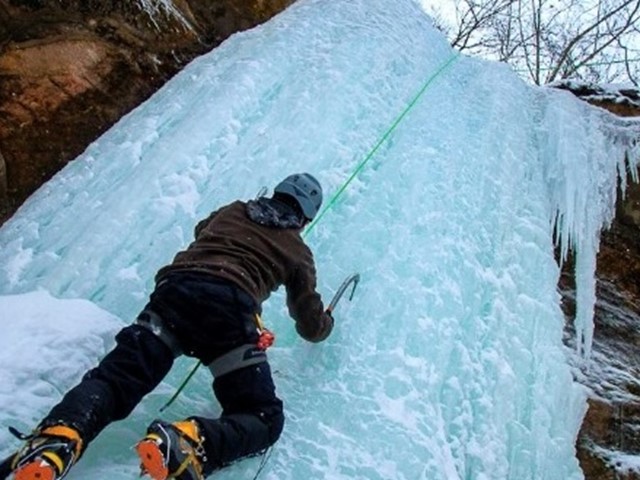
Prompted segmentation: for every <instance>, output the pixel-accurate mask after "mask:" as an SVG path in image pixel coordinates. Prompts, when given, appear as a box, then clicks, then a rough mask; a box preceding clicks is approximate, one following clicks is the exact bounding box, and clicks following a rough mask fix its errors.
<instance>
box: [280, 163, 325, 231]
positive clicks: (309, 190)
mask: <svg viewBox="0 0 640 480" xmlns="http://www.w3.org/2000/svg"><path fill="white" fill-rule="evenodd" d="M273 191H274V192H275V193H283V194H285V195H289V196H291V197H293V198H295V199H296V201H297V202H298V205H300V208H301V209H302V213H303V214H304V216H305V217H306V218H307V219H309V220H313V217H315V216H316V214H317V213H318V210H320V205H322V186H320V182H318V180H316V179H315V178H314V177H313V176H312V175H310V174H308V173H296V174H293V175H289V176H288V177H287V178H285V179H284V180H283V181H281V182H280V183H279V184H278V185H276V188H274V190H273Z"/></svg>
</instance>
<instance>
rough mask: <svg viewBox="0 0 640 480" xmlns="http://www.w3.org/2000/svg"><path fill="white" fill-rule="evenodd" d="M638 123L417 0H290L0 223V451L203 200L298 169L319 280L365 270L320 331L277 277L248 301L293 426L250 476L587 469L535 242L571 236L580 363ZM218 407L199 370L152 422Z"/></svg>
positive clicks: (500, 474) (561, 475)
mask: <svg viewBox="0 0 640 480" xmlns="http://www.w3.org/2000/svg"><path fill="white" fill-rule="evenodd" d="M448 62H451V63H449V64H448V66H446V67H445V68H444V69H443V70H440V69H441V68H442V67H443V65H446V64H447V63H448ZM425 85H427V88H426V89H425V90H424V93H423V94H422V96H421V97H420V98H419V99H417V101H416V102H415V104H413V106H412V107H411V108H410V109H409V111H406V109H407V107H408V106H409V104H410V102H411V101H412V100H413V99H414V98H415V96H416V94H417V92H419V91H420V89H421V88H423V86H425ZM403 112H405V113H406V114H405V115H404V117H402V120H401V121H400V122H399V123H398V124H397V126H396V127H395V129H393V131H391V132H389V129H390V128H391V126H392V125H393V124H394V122H395V121H396V120H397V119H398V118H399V117H400V116H401V115H402V114H403ZM634 129H635V130H634ZM634 131H635V132H636V133H634ZM387 133H388V137H387V138H386V139H385V141H384V142H382V143H381V144H380V147H379V148H378V149H377V150H376V151H375V153H374V154H373V155H371V156H370V157H368V156H369V154H370V153H371V152H372V149H373V148H374V146H375V145H376V144H377V143H378V142H379V141H380V139H381V138H383V136H384V135H385V134H387ZM633 135H637V128H636V126H635V124H633V121H632V120H629V121H627V123H625V122H622V121H617V122H613V117H612V116H611V115H609V114H607V113H606V112H604V111H601V110H598V109H595V108H593V107H589V106H588V105H586V104H585V103H583V102H581V101H579V100H577V99H575V98H574V97H573V96H572V95H571V94H569V93H566V92H558V91H554V90H549V89H541V88H534V87H531V86H528V85H526V84H525V83H524V82H523V81H521V80H520V79H518V77H517V76H516V75H515V74H514V73H512V72H511V71H510V70H509V69H508V68H507V67H506V66H504V65H500V64H496V63H491V62H484V61H480V60H477V59H472V58H467V57H464V56H456V53H455V52H453V51H452V50H451V49H450V48H449V46H448V44H447V42H446V40H445V38H444V37H442V36H441V34H439V33H438V32H437V31H435V30H434V29H433V28H432V27H431V22H430V20H429V18H428V17H427V16H425V14H424V13H423V12H422V10H421V8H420V6H419V5H418V4H417V3H414V2H413V1H411V0H332V1H331V2H326V1H321V0H300V1H299V2H296V3H295V4H294V5H293V6H292V7H290V8H289V9H287V11H285V12H284V13H282V14H281V15H279V16H277V17H276V18H274V19H273V20H271V21H270V22H268V23H266V24H265V25H262V26H260V27H258V28H255V29H253V30H251V31H248V32H244V33H240V34H236V35H234V36H233V37H231V38H230V39H229V40H227V41H226V42H225V43H224V44H222V45H221V46H220V47H219V48H218V49H216V50H215V51H213V52H211V53H210V54H208V55H205V56H203V57H201V58H199V59H197V60H196V61H194V62H193V63H192V64H190V65H189V66H188V67H187V68H186V69H185V70H184V71H183V72H182V73H181V74H179V75H177V76H176V77H175V78H174V79H172V80H171V81H170V82H169V83H168V84H167V85H166V86H165V87H164V88H163V89H162V90H161V91H159V92H158V93H157V94H156V95H154V96H153V97H152V98H151V99H149V100H148V101H147V102H146V103H145V104H143V105H142V106H140V107H139V108H137V109H136V110H135V111H133V112H132V113H130V114H129V115H127V116H126V117H125V118H123V119H122V120H121V121H120V122H119V123H118V124H117V125H115V126H114V127H113V128H112V129H111V130H109V131H108V132H107V133H106V134H105V135H103V136H102V137H101V138H100V139H99V140H97V141H96V142H95V143H94V144H92V145H91V146H90V147H89V148H88V149H87V151H86V152H85V153H84V154H82V155H81V156H80V157H78V159H76V160H75V161H74V162H72V163H71V164H69V165H68V166H67V167H66V168H65V169H64V170H63V171H62V172H60V173H59V174H58V175H57V176H56V177H55V178H54V179H52V180H51V181H50V182H49V183H47V184H46V185H45V186H44V187H42V188H41V189H40V190H39V191H38V192H37V193H36V194H35V195H33V196H32V198H31V199H30V200H29V201H28V202H27V203H26V204H25V205H24V206H23V207H22V208H21V209H20V210H19V212H18V213H17V214H16V215H15V217H14V218H13V219H11V220H10V221H9V222H7V223H6V224H5V225H4V226H3V227H2V228H1V229H0V245H2V248H1V249H0V295H3V297H0V298H2V304H1V305H0V315H2V325H3V326H5V330H6V331H7V332H8V333H7V334H3V338H2V342H7V345H13V344H16V345H17V344H18V342H21V343H22V344H24V345H25V347H24V348H20V349H18V352H17V353H15V349H12V348H3V349H0V379H2V382H3V384H4V385H9V386H10V387H9V388H10V391H11V392H12V398H11V401H10V402H9V401H8V400H2V401H3V402H9V403H8V404H9V405H12V408H11V409H5V408H2V409H1V410H0V426H1V427H2V430H0V454H2V455H7V454H9V453H10V452H11V451H12V450H13V449H14V448H16V446H17V445H18V444H19V442H18V441H17V440H15V439H13V438H12V437H11V436H10V435H9V434H8V432H7V431H6V428H5V427H6V426H8V425H16V426H19V427H21V428H23V429H26V430H28V429H29V428H31V427H33V426H34V423H35V422H36V421H37V419H38V418H40V416H42V415H44V414H45V413H46V412H47V411H48V409H49V408H50V407H51V406H53V404H54V403H55V402H56V401H57V400H58V399H59V398H60V395H61V393H62V392H63V391H64V390H65V389H66V388H68V387H71V386H72V385H73V384H74V383H75V382H77V381H78V380H79V378H80V376H81V375H82V372H83V371H84V370H85V369H86V368H87V366H88V365H92V364H94V363H95V362H96V360H97V358H98V357H100V356H101V355H103V354H104V353H105V351H106V350H105V347H107V346H108V342H107V338H109V337H108V335H111V333H113V332H114V331H115V330H117V329H118V328H120V327H121V326H124V325H126V324H127V323H129V322H131V321H132V320H133V319H134V318H135V316H136V315H137V313H138V312H139V310H140V309H141V308H142V307H143V306H144V303H145V301H146V298H147V295H148V294H149V293H150V292H151V290H152V288H153V276H154V274H155V272H156V270H157V269H158V268H160V267H161V266H162V265H164V264H165V263H166V262H168V261H170V260H171V258H172V257H173V255H174V253H175V252H176V251H177V250H178V249H181V248H184V247H185V246H186V245H187V244H188V243H189V242H190V241H191V235H192V233H191V232H192V229H193V227H194V225H195V224H196V222H197V221H198V220H199V219H200V218H202V217H203V216H205V215H207V214H208V213H209V212H210V211H211V210H212V209H215V208H217V207H219V206H221V205H222V204H224V203H226V202H229V201H231V200H234V199H237V198H241V199H248V198H251V197H253V196H254V195H255V194H256V193H257V192H258V191H259V190H260V189H261V187H263V186H265V185H266V186H268V187H273V186H274V185H275V183H276V182H277V181H279V180H280V179H282V178H283V177H284V176H286V175H287V174H289V173H292V172H295V171H309V172H311V173H313V174H314V175H316V176H317V177H318V178H319V179H320V180H321V182H322V184H323V186H324V188H325V192H326V202H325V205H331V206H330V208H329V210H327V211H326V214H324V215H323V217H322V218H321V219H320V221H319V222H318V223H317V224H316V225H315V226H314V228H313V229H312V230H311V231H309V232H308V234H307V235H306V239H307V241H308V243H309V244H310V246H311V248H312V249H313V250H314V253H315V258H316V261H317V266H318V273H319V289H320V292H321V293H322V294H323V296H324V298H325V299H326V301H327V302H328V301H329V300H330V298H331V295H332V294H333V292H334V291H335V289H336V288H337V287H338V286H339V284H340V282H341V281H342V280H343V279H344V278H345V277H346V276H347V275H350V274H351V273H354V272H359V273H360V274H361V276H362V280H361V282H360V285H359V286H358V290H357V291H356V294H355V297H354V298H353V301H352V302H348V301H347V300H343V301H342V302H341V303H340V305H339V306H338V308H337V310H336V318H337V327H336V329H335V332H334V333H333V335H332V336H331V337H330V338H329V339H328V341H326V342H324V343H323V344H319V345H311V344H307V343H305V342H304V341H302V340H301V339H299V338H298V337H297V336H296V334H295V330H294V329H293V324H292V322H291V320H290V319H289V318H288V317H287V315H286V308H285V307H284V296H283V293H282V292H278V293H276V294H274V295H273V297H272V299H270V300H269V301H268V302H267V304H266V305H265V311H264V319H265V321H266V323H267V324H268V326H269V327H270V328H271V329H272V330H274V331H275V332H276V334H277V340H276V345H275V346H274V347H273V348H272V349H271V350H270V361H271V364H272V367H273V370H274V372H275V373H274V377H275V381H276V384H277V388H278V393H279V395H280V396H281V397H282V398H283V400H284V401H285V408H286V415H287V423H286V425H285V430H284V433H283V435H282V438H281V439H280V440H279V442H278V443H277V444H276V446H275V447H274V448H273V450H272V452H271V454H270V456H269V457H268V458H267V461H266V464H265V467H264V470H263V471H262V472H261V473H260V477H259V478H261V479H268V480H275V479H278V480H287V479H290V480H299V479H301V478H309V479H331V480H340V479H345V480H346V479H350V480H353V479H363V480H364V479H366V480H376V479H394V480H403V479H425V480H438V479H446V480H452V479H474V480H485V479H492V480H493V479H513V480H525V479H558V480H571V479H580V478H582V473H581V471H580V469H579V466H578V462H577V460H576V458H575V451H574V442H575V438H576V436H577V433H578V429H579V427H580V424H581V421H582V417H583V414H584V411H585V408H586V401H585V398H586V393H585V390H584V388H582V387H581V386H580V385H578V384H577V383H575V382H574V381H573V379H572V375H571V368H570V366H569V364H568V361H567V359H566V357H565V354H564V351H563V345H562V328H563V322H564V318H563V315H562V312H561V310H560V307H559V294H558V292H557V289H556V286H557V280H558V276H559V267H558V265H557V264H556V262H555V260H554V241H555V240H556V239H557V240H558V242H559V243H560V244H561V250H562V251H563V252H565V253H566V251H567V249H568V248H569V246H573V247H575V248H576V249H577V251H578V267H577V278H578V282H579V284H578V301H579V314H578V317H579V319H578V329H579V331H580V332H581V338H582V343H581V352H582V354H583V356H584V357H585V358H588V356H589V351H590V348H591V347H590V342H591V336H592V325H593V324H592V321H591V313H592V311H593V298H594V293H593V287H594V282H593V268H594V261H595V254H596V251H597V248H598V239H599V231H600V229H601V228H602V226H603V225H606V224H607V222H608V221H610V219H611V215H612V212H613V202H614V200H615V193H616V190H615V187H616V180H617V176H618V171H622V170H621V169H623V168H624V167H625V165H624V163H623V162H624V154H625V152H626V151H627V150H629V154H630V155H629V157H630V158H629V161H630V162H631V163H632V165H634V166H635V165H636V164H637V161H638V156H639V155H638V150H637V146H636V147H635V148H636V149H635V150H630V149H629V148H628V146H629V145H630V142H631V139H632V138H633ZM367 158H369V159H368V160H367V162H366V163H364V164H363V160H364V159H367ZM360 167H361V169H360V170H359V171H358V172H357V175H356V176H355V177H353V181H352V182H350V183H349V184H348V185H347V187H346V188H345V189H344V190H343V191H342V190H341V188H342V187H343V186H344V185H345V182H347V181H348V179H349V178H350V177H351V176H352V174H353V173H354V172H355V171H356V170H357V169H358V168H360ZM337 192H342V193H340V195H339V196H338V197H336V198H333V197H332V196H333V195H334V194H336V193H337ZM556 221H557V222H558V223H557V229H554V226H555V225H556V223H555V222H556ZM43 291H44V292H43ZM33 292H36V293H33ZM45 292H48V293H45ZM23 294H24V295H26V296H24V297H22V296H20V295H23ZM54 297H55V299H56V300H54ZM74 299H83V300H82V302H83V303H82V304H79V303H77V302H78V300H74ZM87 302H90V303H91V304H93V307H92V308H91V309H89V308H85V307H86V305H87ZM16 303H17V304H18V305H19V306H18V307H15V304H16ZM5 304H10V305H14V306H12V307H10V308H9V307H7V308H5V307H4V305H5ZM23 304H24V308H22V306H21V305H23ZM79 305H83V306H84V307H82V308H81V307H79ZM27 306H29V307H30V308H31V309H28V308H27ZM106 312H110V313H106ZM57 319H59V321H60V322H65V323H64V324H63V323H57V321H56V320H57ZM71 319H73V320H71ZM71 324H72V325H71ZM51 325H56V329H55V330H50V329H49V328H50V327H51ZM45 326H46V327H47V328H46V329H45ZM60 332H65V333H67V332H68V337H67V336H66V335H61V334H60ZM107 334H108V335H107ZM4 335H9V336H8V337H4ZM6 338H8V340H7V339H6ZM3 345H4V343H3ZM25 348H28V350H25ZM12 351H13V352H14V353H11V352H12ZM27 352H29V353H27ZM192 365H193V362H192V361H190V360H188V359H182V360H180V361H179V362H177V364H176V366H175V367H174V369H173V370H172V372H171V373H170V375H169V376H168V377H167V379H166V381H165V382H164V383H163V384H162V385H161V386H160V387H159V388H158V389H157V390H156V391H155V392H153V393H152V394H150V395H149V396H148V397H147V398H146V399H145V400H144V401H143V402H142V403H141V405H140V406H139V407H138V408H137V409H136V410H135V411H134V413H133V414H132V415H131V416H130V417H129V418H128V419H127V420H125V421H122V422H118V423H117V424H114V425H112V426H111V427H110V428H108V429H107V430H106V431H105V432H104V434H103V435H102V436H101V437H100V438H99V439H97V440H96V442H95V443H94V444H92V445H91V447H90V448H89V450H88V451H87V453H86V455H85V456H84V457H83V459H82V461H81V462H80V463H79V464H78V465H77V467H76V468H75V469H74V471H73V472H72V473H71V474H70V475H69V477H68V478H69V479H70V480H74V479H81V478H100V479H107V478H109V479H115V480H119V479H125V478H132V477H133V476H134V475H136V474H137V465H136V462H135V455H134V454H133V452H132V451H131V449H130V447H131V446H132V445H133V444H134V443H135V441H136V440H137V439H138V438H139V436H140V435H141V434H142V433H143V432H144V431H145V428H146V425H147V424H148V423H149V422H150V421H151V420H152V419H153V418H154V417H156V416H157V415H158V408H159V407H160V406H161V405H162V404H164V402H165V401H166V400H167V399H168V397H169V396H170V395H171V394H172V393H173V391H174V390H175V388H177V386H178V385H179V384H180V383H181V381H182V380H183V379H184V377H185V376H186V375H187V373H188V370H189V369H190V368H191V366H192ZM22 385H25V387H22ZM54 386H55V387H54ZM3 388H4V386H3ZM3 405H4V404H3ZM217 413H218V407H217V406H216V403H215V402H214V401H213V400H212V394H211V390H210V377H209V375H208V372H207V371H206V370H205V369H202V370H201V371H199V372H198V373H197V374H196V375H195V377H194V379H193V380H191V382H190V383H189V385H188V386H187V388H186V390H185V391H184V392H183V394H182V395H181V396H180V397H179V400H178V401H177V402H176V404H175V405H174V406H172V407H171V409H170V410H169V411H168V412H165V418H167V419H168V420H173V419H177V418H182V417H184V416H187V415H192V414H210V415H216V414H217ZM260 462H261V459H260V458H255V459H250V460H246V461H244V462H241V463H238V464H237V465H234V466H233V467H231V468H229V469H227V470H225V471H222V472H220V473H218V474H216V478H219V479H221V480H224V479H231V478H233V479H238V478H247V479H249V478H254V476H255V474H256V472H257V471H258V468H259V466H260Z"/></svg>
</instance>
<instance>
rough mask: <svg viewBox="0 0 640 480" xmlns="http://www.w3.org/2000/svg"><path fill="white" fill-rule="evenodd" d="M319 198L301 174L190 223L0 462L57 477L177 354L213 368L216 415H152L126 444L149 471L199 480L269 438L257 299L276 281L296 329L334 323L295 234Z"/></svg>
mask: <svg viewBox="0 0 640 480" xmlns="http://www.w3.org/2000/svg"><path fill="white" fill-rule="evenodd" d="M321 204H322V188H321V186H320V183H319V182H318V181H317V180H316V179H315V178H314V177H313V176H312V175H310V174H308V173H298V174H294V175H290V176H288V177H286V178H285V179H284V180H283V181H281V182H280V183H279V184H278V185H277V186H276V187H275V189H274V193H273V195H272V196H271V197H264V196H263V197H258V198H256V199H254V200H250V201H248V202H243V201H235V202H233V203H231V204H229V205H226V206H223V207H221V208H219V209H218V210H216V211H214V212H213V213H211V214H210V215H209V217H208V218H206V219H204V220H202V221H200V222H199V223H198V224H197V225H196V227H195V240H194V241H193V242H192V243H191V244H190V245H189V246H188V248H187V249H186V250H183V251H180V252H178V253H177V254H176V256H175V258H174V259H173V261H172V262H171V263H170V264H169V265H166V266H164V267H162V268H161V269H160V270H159V271H158V273H157V275H156V277H155V282H156V283H155V288H154V290H153V292H152V293H151V295H150V297H149V300H148V303H147V305H146V306H145V307H144V308H143V309H142V311H141V313H140V314H139V316H138V317H137V319H136V321H135V322H134V323H133V324H132V325H129V326H127V327H125V328H123V329H122V330H121V331H120V332H119V333H118V334H117V335H116V337H115V338H116V346H115V347H114V349H113V350H111V351H110V352H109V353H108V354H107V355H106V356H105V357H104V358H103V359H102V360H101V361H100V362H99V364H98V366H97V367H95V368H93V369H92V370H90V371H88V372H87V373H86V374H85V375H84V376H83V378H82V379H81V381H80V383H79V384H78V385H77V386H75V387H73V388H72V389H71V390H69V391H68V392H67V393H66V394H65V395H64V397H63V398H62V400H61V401H60V403H58V404H57V405H55V406H54V407H53V408H52V409H51V411H50V412H49V414H48V415H46V416H45V417H44V419H43V420H42V421H41V422H40V423H39V424H38V426H37V427H36V428H35V429H34V431H33V432H32V433H31V434H29V435H24V434H20V433H19V432H17V431H16V430H15V429H12V432H13V433H14V434H15V435H16V436H18V437H19V438H21V439H22V440H24V444H23V446H22V447H21V448H20V449H19V450H18V451H17V452H16V453H15V454H14V455H12V456H11V457H10V458H9V459H8V460H7V462H8V465H9V469H10V474H9V475H10V477H9V478H12V479H15V480H36V479H37V480H59V479H61V478H63V477H65V476H66V475H67V473H68V472H69V470H70V469H71V467H72V466H73V465H74V464H75V463H76V462H77V461H78V460H79V459H80V457H81V456H82V454H83V453H84V452H85V450H86V449H87V447H88V445H89V444H90V443H91V441H92V440H94V439H95V438H96V437H97V436H98V434H99V433H100V432H101V431H102V430H103V429H104V428H105V427H106V426H107V425H109V424H110V423H111V422H113V421H116V420H121V419H124V418H126V417H127V416H128V415H129V414H130V413H131V411H132V410H133V409H134V408H135V406H136V405H137V404H138V403H139V402H140V401H141V400H142V398H143V397H144V396H145V395H146V394H147V393H149V392H151V391H152V390H153V389H154V388H155V387H156V386H157V385H158V384H159V383H160V382H161V381H162V379H163V378H164V377H165V376H166V375H167V373H168V372H169V370H170V369H171V366H172V365H173V362H174V360H175V359H176V358H177V357H178V356H180V355H187V356H189V357H195V358H197V359H198V360H200V361H201V362H202V363H203V364H205V365H207V366H208V367H209V369H210V371H211V373H212V374H213V377H214V380H213V391H214V394H215V396H216V398H217V400H218V402H219V403H220V405H221V407H222V414H221V416H220V417H219V418H204V417H200V416H193V417H189V418H186V419H184V420H181V421H177V422H174V423H169V422H166V421H163V420H158V419H157V420H154V421H152V422H151V424H150V425H149V427H148V429H147V432H146V435H145V436H144V437H143V438H142V439H141V440H140V441H139V442H138V443H137V445H136V447H135V448H136V451H137V454H138V455H139V457H140V464H141V469H142V473H145V474H148V475H149V476H150V477H151V478H152V479H153V480H165V479H168V478H175V479H179V480H200V479H203V478H204V477H206V476H208V475H209V474H211V473H212V472H214V471H215V470H217V469H219V468H221V467H223V466H225V465H228V464H230V463H231V462H233V461H235V460H237V459H240V458H243V457H246V456H249V455H252V454H256V453H259V452H261V451H264V450H265V449H266V448H268V447H269V446H271V445H273V444H274V443H275V442H276V440H278V438H279V437H280V434H281V432H282V429H283V425H284V414H283V405H282V401H281V400H280V399H279V398H278V397H277V395H276V389H275V386H274V382H273V379H272V375H271V370H270V367H269V363H268V361H267V356H266V353H265V349H266V347H267V346H268V345H269V344H270V342H271V341H272V336H271V335H270V332H268V331H267V330H265V329H264V327H263V325H262V322H261V319H260V312H261V308H262V307H261V304H262V303H263V302H264V301H265V300H266V299H267V298H268V297H269V295H270V294H271V292H273V291H275V290H276V289H277V288H278V287H280V286H282V285H284V286H285V288H286V302H287V306H288V310H289V314H290V315H291V317H292V318H293V320H294V321H295V328H296V330H297V332H298V334H299V335H300V336H301V337H302V338H304V339H305V340H308V341H310V342H321V341H323V340H325V339H326V338H327V337H328V336H329V335H330V333H331V331H332V329H333V325H334V321H333V317H332V315H331V311H330V309H329V310H327V309H325V307H324V304H323V302H322V299H321V296H320V294H318V292H317V291H316V269H315V264H314V258H313V255H312V252H311V250H310V249H309V247H308V246H307V245H306V244H305V242H304V241H303V238H302V236H301V233H302V230H303V228H304V227H305V226H306V225H307V224H308V223H309V222H310V221H311V220H313V218H314V217H315V216H316V214H317V213H318V210H319V208H320V206H321Z"/></svg>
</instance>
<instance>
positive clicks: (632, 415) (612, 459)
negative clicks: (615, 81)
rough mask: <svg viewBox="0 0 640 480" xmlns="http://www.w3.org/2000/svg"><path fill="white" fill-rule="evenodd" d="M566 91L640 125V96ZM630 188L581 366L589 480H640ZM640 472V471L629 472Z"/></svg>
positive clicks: (639, 213) (639, 311) (604, 243)
mask: <svg viewBox="0 0 640 480" xmlns="http://www.w3.org/2000/svg"><path fill="white" fill-rule="evenodd" d="M561 88H568V89H569V90H571V91H572V92H573V93H574V94H576V95H578V96H579V97H581V98H583V99H584V100H586V101H588V102H590V103H592V104H595V105H597V106H600V107H603V108H606V109H608V110H610V111H612V112H613V113H615V114H617V115H620V116H629V117H640V92H639V91H637V90H632V89H629V90H619V91H611V90H608V91H605V90H604V89H602V88H598V87H593V86H585V85H564V86H562V87H561ZM638 138H639V139H640V125H639V131H638ZM629 182H630V183H629V186H628V188H627V190H626V196H625V197H624V198H622V196H619V198H618V204H617V211H616V218H615V219H614V222H613V224H612V225H611V228H610V229H608V230H607V231H605V232H603V233H602V237H601V244H600V251H599V254H598V259H597V272H596V275H597V286H596V294H597V301H596V310H595V332H594V343H593V356H592V359H591V360H590V361H589V362H588V364H586V365H585V364H583V363H581V362H578V361H576V369H575V372H576V376H577V379H578V381H579V382H581V383H582V384H584V385H585V386H587V387H588V388H589V391H590V395H589V409H588V411H587V414H586V417H585V419H584V422H583V424H582V429H581V431H580V435H579V437H578V441H577V443H576V448H577V453H578V459H579V460H580V465H581V467H582V469H583V471H584V475H585V478H586V479H587V480H609V479H610V480H614V479H615V480H639V479H640V185H638V184H637V183H633V182H632V181H631V179H629ZM571 269H572V266H571V265H567V266H566V268H565V269H564V270H563V275H562V279H561V282H560V291H561V292H562V294H563V303H564V305H563V307H564V308H565V312H566V314H567V318H568V323H567V329H566V341H567V344H568V345H570V346H572V345H573V343H574V342H573V340H574V335H573V331H572V328H571V321H572V320H573V314H574V307H575V304H574V293H575V290H574V285H573V274H572V272H571ZM633 464H635V467H636V468H635V470H634V469H631V468H629V467H630V466H631V465H633Z"/></svg>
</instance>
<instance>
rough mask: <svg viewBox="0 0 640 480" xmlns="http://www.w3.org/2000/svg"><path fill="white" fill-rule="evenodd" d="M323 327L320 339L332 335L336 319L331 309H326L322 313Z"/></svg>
mask: <svg viewBox="0 0 640 480" xmlns="http://www.w3.org/2000/svg"><path fill="white" fill-rule="evenodd" d="M321 318H322V328H321V329H320V333H319V335H318V338H319V339H318V341H319V342H321V341H322V340H326V338H327V337H328V336H329V335H331V331H332V330H333V324H334V323H335V320H334V319H333V315H331V311H329V310H325V311H324V313H323V314H322V317H321Z"/></svg>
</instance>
